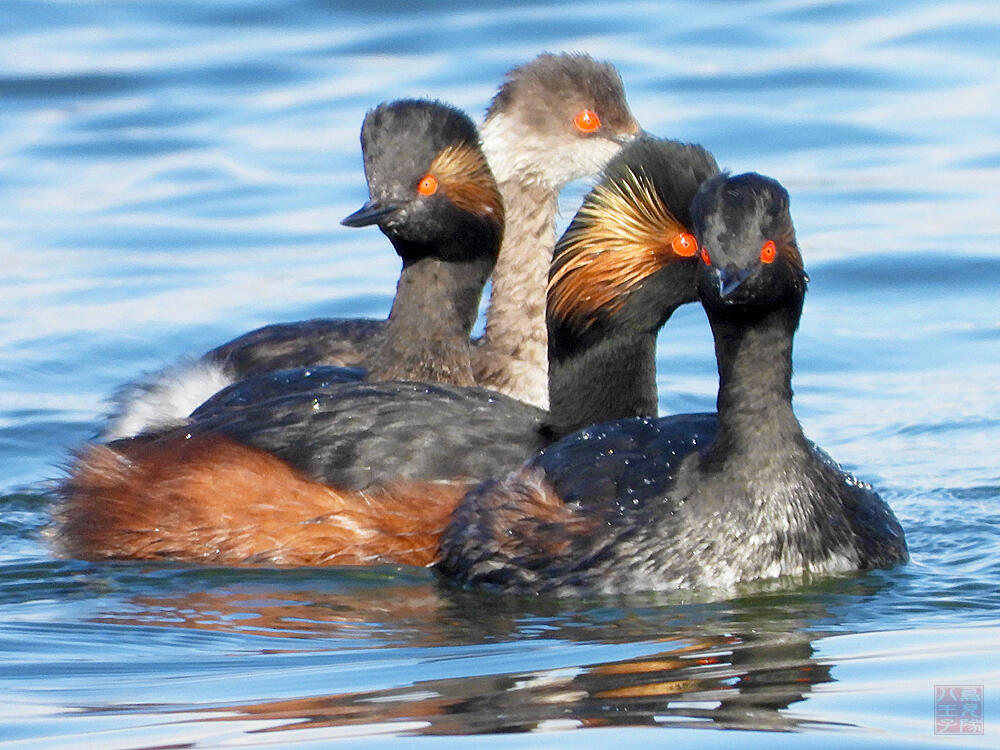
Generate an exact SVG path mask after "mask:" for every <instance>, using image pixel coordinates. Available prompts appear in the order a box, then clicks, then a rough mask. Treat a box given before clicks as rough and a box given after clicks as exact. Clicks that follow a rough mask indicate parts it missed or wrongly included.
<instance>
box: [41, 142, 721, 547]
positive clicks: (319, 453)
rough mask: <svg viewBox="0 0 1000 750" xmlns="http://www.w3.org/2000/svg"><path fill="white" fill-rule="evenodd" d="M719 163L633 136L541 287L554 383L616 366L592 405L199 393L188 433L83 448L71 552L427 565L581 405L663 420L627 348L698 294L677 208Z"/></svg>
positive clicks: (345, 393)
mask: <svg viewBox="0 0 1000 750" xmlns="http://www.w3.org/2000/svg"><path fill="white" fill-rule="evenodd" d="M715 169H716V168H715V163H714V160H712V158H711V156H710V155H709V154H707V152H705V151H704V150H703V149H700V148H699V147H696V146H685V145H683V144H677V143H673V142H661V141H652V140H650V141H638V142H636V143H634V144H632V145H630V146H629V147H627V148H626V150H625V151H624V152H623V153H622V154H621V155H620V156H619V157H618V158H617V159H616V161H615V162H614V163H612V164H611V165H610V166H609V167H608V170H607V174H606V176H605V177H604V179H603V180H602V182H601V183H600V184H599V185H598V186H597V187H596V188H595V189H594V190H593V191H592V192H591V194H590V195H589V196H588V197H587V199H586V200H585V203H584V207H583V208H582V209H581V211H580V213H579V214H578V215H577V217H576V218H575V219H574V221H573V224H572V226H571V228H570V230H568V231H567V233H566V236H565V237H564V238H563V240H562V241H561V242H560V245H559V248H558V249H557V258H556V263H555V268H556V271H554V272H553V277H552V282H553V283H552V284H551V285H550V290H549V300H550V306H551V308H552V319H553V321H554V322H553V331H554V332H555V336H554V342H555V344H554V345H555V349H556V350H558V352H559V357H558V359H557V364H556V365H555V368H554V375H553V377H554V379H555V381H556V382H559V383H561V384H562V385H561V387H563V388H566V389H567V390H568V391H573V390H574V389H576V388H578V387H579V388H580V389H581V390H583V386H582V385H581V384H582V383H583V382H584V381H587V388H591V387H592V386H591V385H590V383H589V381H591V380H594V379H601V378H602V377H603V368H604V367H605V361H606V360H613V363H612V364H610V365H608V370H609V372H611V373H613V375H612V378H611V380H610V382H609V389H608V390H609V393H608V394H605V395H604V397H603V398H602V400H601V402H600V404H599V405H598V406H597V407H591V406H585V407H578V405H577V402H576V401H574V400H573V399H571V398H569V397H568V396H565V395H563V394H558V395H559V397H558V398H555V399H553V401H554V404H558V405H559V406H558V410H557V412H555V413H554V414H553V421H552V423H551V424H549V425H546V424H545V418H546V414H545V412H543V411H542V410H540V409H537V408H535V407H532V406H529V405H527V404H524V403H522V402H519V401H516V400H514V399H511V398H509V397H506V396H502V395H498V394H496V393H493V392H490V391H487V390H485V389H482V388H461V387H456V386H449V385H428V384H421V383H415V382H366V383H346V384H344V383H340V384H330V385H328V386H326V387H317V388H315V389H314V390H311V391H310V390H304V391H293V392H290V393H280V389H278V390H279V395H276V396H273V397H270V398H268V397H266V396H264V397H262V398H260V399H259V400H256V401H252V402H251V403H246V402H239V403H235V404H227V403H223V404H218V405H216V407H214V408H208V405H206V406H205V407H203V408H202V409H201V410H199V412H196V416H194V417H193V418H192V419H189V420H188V423H187V424H186V425H185V426H184V427H183V428H180V429H176V430H174V431H172V432H167V433H165V434H163V435H161V436H159V437H154V436H149V437H139V438H134V439H130V440H120V441H116V442H114V443H112V444H110V445H108V446H92V447H90V448H88V449H86V450H84V451H83V452H82V453H81V455H80V457H79V458H78V460H77V461H76V463H75V465H74V466H73V467H72V469H71V472H70V476H69V478H68V479H67V480H66V481H65V482H64V484H63V485H62V489H61V492H62V495H63V498H64V504H63V507H62V512H61V516H60V529H59V532H58V533H59V535H60V539H61V543H62V546H63V548H64V550H65V551H66V552H67V553H68V554H71V555H76V556H80V557H88V558H93V557H131V558H173V559H188V560H200V561H206V562H214V563H222V564H250V563H255V564H271V565H291V564H332V563H341V564H363V563H378V562H397V563H398V562H402V563H411V564H418V565H423V564H427V563H429V562H431V561H433V559H434V554H435V552H436V549H437V544H436V540H437V537H438V535H439V534H440V533H441V531H442V530H443V528H444V526H445V524H446V523H447V520H448V515H449V514H450V512H451V509H452V508H453V507H454V505H455V503H457V502H458V500H459V499H460V498H461V497H462V496H463V495H464V494H465V493H466V491H468V490H469V489H470V488H471V487H472V486H473V485H474V484H475V482H477V481H478V480H481V479H483V478H486V477H489V476H498V475H500V474H502V473H504V472H506V471H509V470H513V469H515V468H516V467H517V466H519V465H520V464H521V463H522V461H523V460H524V459H525V457H527V456H529V455H531V454H532V453H533V452H535V451H537V450H538V449H539V448H541V447H543V446H544V445H545V444H546V443H547V442H548V441H549V440H550V439H551V437H552V436H553V435H558V434H560V426H561V425H575V424H577V423H578V422H579V420H580V419H581V417H580V416H579V414H577V413H576V410H577V409H578V408H585V409H586V410H587V411H586V414H588V415H590V414H592V413H596V414H598V415H600V416H601V417H602V418H607V419H612V418H618V417H623V416H630V415H634V414H636V413H649V414H655V409H656V401H655V397H654V396H655V382H653V381H652V380H651V379H650V377H649V373H650V371H651V370H652V367H653V365H652V357H653V350H652V346H651V345H650V346H648V347H647V346H642V347H639V346H634V347H632V349H633V350H634V351H635V352H636V355H635V356H636V358H635V359H633V360H632V361H633V362H634V364H635V366H634V368H633V370H632V371H631V372H630V370H629V368H628V367H627V366H625V364H624V363H622V362H619V361H618V358H619V352H620V351H622V350H623V347H624V348H626V349H627V348H629V347H630V346H632V344H631V342H635V341H640V340H643V339H644V338H645V337H649V338H651V337H652V336H654V335H655V331H656V328H657V327H658V326H659V325H662V323H663V322H664V321H665V320H666V319H667V318H668V317H669V315H670V313H671V312H673V310H674V309H676V307H677V306H678V305H680V304H683V303H684V302H687V301H692V300H694V299H695V296H696V295H695V268H696V266H697V262H698V261H697V258H696V256H695V253H694V239H693V237H692V236H691V235H690V233H689V231H688V228H686V227H685V226H684V225H683V224H682V223H681V221H680V219H679V218H678V217H684V216H686V215H687V205H688V204H689V203H690V199H691V197H692V196H693V195H694V192H695V190H696V189H697V185H698V184H699V181H700V179H699V178H700V176H708V175H710V174H712V173H714V172H715ZM672 175H675V176H672ZM374 210H377V209H374ZM564 338H565V339H569V338H573V339H579V341H577V342H571V341H568V340H567V341H562V339H564ZM466 340H467V339H466ZM606 340H612V341H621V342H624V344H623V347H616V346H604V345H603V342H604V341H606ZM642 357H648V359H649V360H650V361H648V362H645V361H638V360H639V359H641V358H642ZM397 359H401V360H402V361H406V357H402V358H397ZM564 362H567V363H569V364H568V366H567V367H566V371H565V373H562V372H560V369H561V367H562V364H563V363H564ZM581 362H587V363H589V365H590V368H589V369H588V368H583V367H582V366H581ZM630 379H634V380H636V381H638V385H637V384H635V383H633V382H631V380H630ZM234 387H235V386H234ZM647 391H652V393H653V394H654V395H653V396H650V395H648V393H647ZM616 393H619V394H621V395H622V398H621V399H617V400H616V398H615V396H614V394H616ZM637 393H642V394H644V395H643V398H641V399H638V400H636V398H635V394H637ZM258 395H259V394H258ZM637 404H640V405H641V411H639V412H636V411H635V409H636V408H638V407H637ZM233 495H238V496H239V497H233Z"/></svg>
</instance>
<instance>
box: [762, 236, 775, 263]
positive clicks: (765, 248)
mask: <svg viewBox="0 0 1000 750" xmlns="http://www.w3.org/2000/svg"><path fill="white" fill-rule="evenodd" d="M776 254H777V251H776V249H775V247H774V240H768V241H767V242H765V243H764V244H763V245H761V248H760V262H761V263H774V256H775V255H776Z"/></svg>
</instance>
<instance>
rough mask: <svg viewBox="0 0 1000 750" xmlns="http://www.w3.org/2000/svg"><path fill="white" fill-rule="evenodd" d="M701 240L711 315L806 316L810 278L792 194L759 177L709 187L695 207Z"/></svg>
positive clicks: (722, 180) (701, 284)
mask: <svg viewBox="0 0 1000 750" xmlns="http://www.w3.org/2000/svg"><path fill="white" fill-rule="evenodd" d="M691 211H692V217H693V221H694V233H695V237H697V239H698V246H699V248H700V249H699V257H700V259H701V263H699V274H698V292H699V295H700V297H701V300H702V303H703V304H704V305H705V308H706V310H708V311H709V315H711V314H712V312H713V310H715V311H720V312H721V311H731V312H733V313H734V314H739V315H744V316H746V315H752V314H753V313H754V311H767V310H770V309H774V308H775V307H777V306H787V305H792V306H793V308H794V309H795V310H796V316H797V313H798V311H800V310H801V306H802V298H803V296H804V295H805V290H806V283H807V282H808V280H809V279H808V277H807V276H806V274H805V272H804V271H803V269H802V256H801V254H800V253H799V249H798V245H797V244H796V241H795V228H794V227H793V226H792V217H791V214H790V213H789V205H788V192H787V191H786V190H785V188H783V187H782V186H781V184H780V183H778V182H777V181H776V180H773V179H771V178H770V177H763V176H761V175H759V174H755V173H752V172H751V173H747V174H741V175H737V176H735V177H730V176H728V175H724V174H722V175H718V176H717V177H715V178H713V179H711V180H709V181H707V182H706V183H705V184H704V185H703V186H702V187H701V189H700V190H699V191H698V194H697V195H696V196H695V199H694V203H693V204H692V206H691Z"/></svg>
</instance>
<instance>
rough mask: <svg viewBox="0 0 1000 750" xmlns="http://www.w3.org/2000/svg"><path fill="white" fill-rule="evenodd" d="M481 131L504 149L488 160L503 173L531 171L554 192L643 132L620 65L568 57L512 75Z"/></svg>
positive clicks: (553, 57) (539, 60)
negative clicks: (618, 66)
mask: <svg viewBox="0 0 1000 750" xmlns="http://www.w3.org/2000/svg"><path fill="white" fill-rule="evenodd" d="M483 128H484V132H485V131H487V130H489V131H490V135H491V140H495V141H500V142H501V144H502V149H497V153H495V154H494V153H490V155H489V156H490V159H491V162H492V163H493V164H494V168H495V169H496V170H497V173H498V174H500V173H503V174H511V173H512V172H513V171H517V172H519V173H523V172H528V173H530V174H531V175H532V176H534V177H535V178H537V179H540V180H543V181H545V182H546V183H547V184H549V185H553V186H556V187H561V186H562V185H564V184H566V183H567V182H570V181H571V180H575V179H579V178H581V177H585V176H587V175H591V174H594V173H595V172H597V171H598V170H600V169H601V168H602V167H603V166H604V165H605V164H606V163H607V162H608V160H609V159H610V158H611V157H612V156H614V155H615V154H616V153H617V152H618V151H619V150H620V149H621V147H622V145H624V144H625V143H627V142H629V141H631V140H633V139H634V138H635V137H636V136H637V135H638V134H639V133H640V132H641V128H640V127H639V123H638V122H636V119H635V117H633V116H632V112H631V111H630V110H629V106H628V102H627V101H626V99H625V88H624V86H623V85H622V80H621V77H620V76H619V75H618V71H617V70H615V68H614V66H612V65H610V64H608V63H605V62H598V61H596V60H594V59H593V58H592V57H590V56H589V55H584V54H569V53H562V54H548V53H546V54H542V55H539V56H538V57H536V58H535V59H534V60H532V61H531V62H529V63H526V64H524V65H521V66H520V67H517V68H514V69H513V70H511V71H510V72H509V73H508V74H507V79H506V81H505V82H504V83H503V85H502V86H501V87H500V90H499V91H498V92H497V94H496V96H495V97H494V98H493V101H492V103H491V104H490V107H489V109H488V110H487V113H486V121H485V123H484V124H483ZM494 130H501V131H504V135H495V134H494V133H493V132H492V131H494ZM505 159H511V160H515V162H514V163H506V162H505V161H504V160H505Z"/></svg>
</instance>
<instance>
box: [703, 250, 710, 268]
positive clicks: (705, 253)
mask: <svg viewBox="0 0 1000 750" xmlns="http://www.w3.org/2000/svg"><path fill="white" fill-rule="evenodd" d="M701 260H702V262H703V263H704V264H705V265H706V266H710V265H712V259H711V258H710V257H709V255H708V248H706V247H702V248H701Z"/></svg>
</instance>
